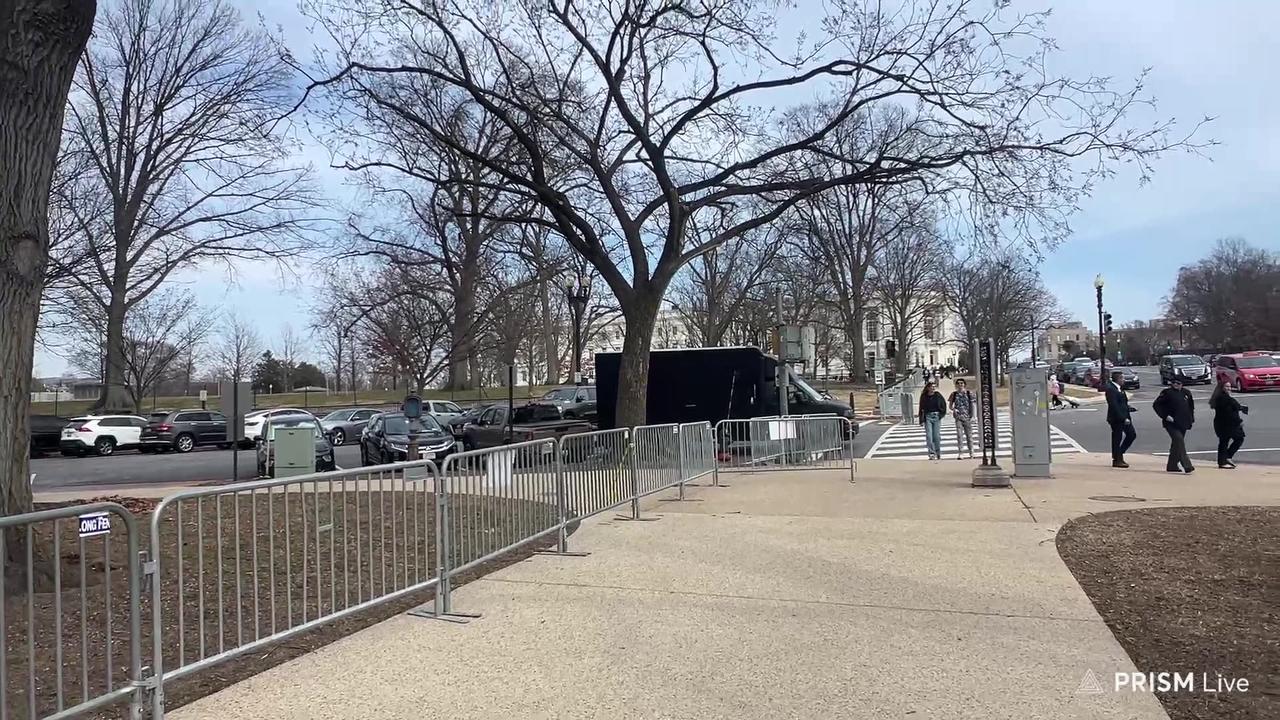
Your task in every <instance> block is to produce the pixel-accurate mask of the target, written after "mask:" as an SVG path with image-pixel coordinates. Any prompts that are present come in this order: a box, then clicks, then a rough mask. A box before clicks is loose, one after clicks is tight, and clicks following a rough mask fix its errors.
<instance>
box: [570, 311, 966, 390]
mask: <svg viewBox="0 0 1280 720" xmlns="http://www.w3.org/2000/svg"><path fill="white" fill-rule="evenodd" d="M960 330H961V328H960V323H959V320H958V319H957V318H956V317H955V316H954V315H953V314H952V313H950V312H949V311H946V310H943V311H940V312H938V313H936V314H932V315H930V316H928V317H926V318H925V319H924V322H923V324H922V327H921V328H919V330H918V332H917V333H915V334H916V335H917V336H922V337H916V338H914V342H912V343H911V344H910V346H909V347H903V343H901V342H899V341H898V339H897V338H894V337H893V330H892V328H891V327H890V326H889V319H888V317H887V315H886V314H885V313H884V312H882V311H881V310H880V309H878V308H874V307H872V308H868V310H867V313H866V320H865V325H864V328H863V336H862V337H863V339H864V341H865V344H866V366H867V368H868V369H870V368H872V367H874V366H875V362H876V360H877V359H880V358H884V359H885V365H886V366H888V367H891V366H892V362H891V361H889V360H888V346H889V344H890V343H892V344H893V346H894V350H895V352H897V353H906V359H907V365H908V366H911V367H915V366H917V365H919V366H926V367H927V366H935V365H959V363H960V351H961V350H963V349H964V342H963V341H962V340H961V339H960V338H961V332H960ZM625 338H626V321H625V320H624V319H623V318H622V316H621V315H619V316H617V317H616V318H614V319H612V320H610V321H608V322H606V323H605V324H603V325H601V326H600V327H599V328H598V329H597V330H596V332H594V333H593V334H592V337H591V338H589V339H587V341H586V342H585V343H584V346H583V353H582V355H583V357H582V368H583V373H584V374H585V375H587V376H588V377H591V376H593V375H594V367H595V354H596V353H598V352H621V350H622V343H623V340H624V339H625ZM652 347H653V349H654V350H664V349H671V348H687V347H697V343H696V342H694V340H693V337H692V335H691V333H690V332H689V330H688V328H687V326H686V324H685V320H684V317H683V316H681V315H680V314H679V313H678V312H676V311H674V310H670V309H664V310H662V311H660V312H659V313H658V319H657V322H656V323H655V325H654V332H653V345H652ZM845 353H846V351H845V350H844V349H843V347H838V348H831V349H829V351H828V352H827V353H821V352H820V353H819V360H818V367H815V368H797V369H798V370H799V371H800V372H801V374H803V375H806V376H808V377H810V378H811V379H815V380H816V379H830V380H836V381H839V380H848V379H849V372H850V370H849V368H848V366H847V365H846V363H845ZM824 354H829V355H830V357H829V358H826V357H823V355H824Z"/></svg>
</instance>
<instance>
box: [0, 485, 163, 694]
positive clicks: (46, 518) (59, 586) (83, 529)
mask: <svg viewBox="0 0 1280 720" xmlns="http://www.w3.org/2000/svg"><path fill="white" fill-rule="evenodd" d="M114 518H118V519H119V524H117V523H116V522H115V520H114ZM121 529H122V530H121ZM15 542H16V543H20V546H17V547H15V546H14V543H15ZM138 545H139V538H138V528H137V522H136V521H135V519H134V517H133V515H132V514H130V513H129V511H128V510H127V509H125V508H124V507H123V506H121V505H118V504H116V503H110V502H100V503H92V504H86V505H73V506H68V507H62V508H57V509H53V510H41V511H37V512H32V513H26V514H24V515H14V516H10V517H3V518H0V561H5V560H7V558H9V557H10V554H11V551H14V552H13V553H12V554H15V555H16V556H17V558H16V559H17V560H18V562H17V563H15V564H12V565H10V566H9V567H6V568H5V569H4V570H5V571H4V572H0V690H3V692H4V694H3V698H2V699H0V717H9V716H10V714H12V717H30V718H36V717H42V718H64V717H71V716H74V715H81V714H83V713H87V712H90V711H93V710H97V709H101V708H103V707H105V706H108V705H113V704H116V703H123V702H125V701H126V700H127V701H128V702H129V717H131V718H135V719H136V718H140V717H141V715H142V708H143V707H144V702H145V700H144V693H145V692H146V689H147V688H146V683H145V682H143V681H142V661H141V657H142V630H141V628H142V617H141V616H142V611H141V605H140V602H139V598H140V593H141V575H142V568H141V566H140V562H139V554H138ZM15 571H16V572H15ZM11 579H12V580H14V581H15V582H16V583H17V584H18V587H16V588H15V587H6V583H8V582H9V581H10V580H11ZM67 600H70V601H71V606H70V607H67V603H66V601H67ZM12 638H24V639H25V642H24V643H21V642H20V643H17V644H14V646H12V647H11V646H10V642H9V640H10V639H12ZM24 645H25V647H24ZM15 681H16V682H15Z"/></svg>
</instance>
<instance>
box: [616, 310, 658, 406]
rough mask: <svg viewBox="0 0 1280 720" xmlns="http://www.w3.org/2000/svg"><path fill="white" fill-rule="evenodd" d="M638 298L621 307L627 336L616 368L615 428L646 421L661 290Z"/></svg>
mask: <svg viewBox="0 0 1280 720" xmlns="http://www.w3.org/2000/svg"><path fill="white" fill-rule="evenodd" d="M653 295H654V296H653V297H647V296H644V295H640V294H639V293H637V297H636V298H634V299H633V300H632V301H631V302H629V303H627V305H630V307H626V306H624V307H623V309H622V315H623V317H624V318H625V319H626V323H627V336H626V338H625V339H623V341H622V359H621V363H620V366H619V368H618V408H617V413H616V415H615V421H614V422H615V425H614V426H615V427H635V426H637V425H644V424H646V423H647V422H648V400H649V396H648V392H649V347H650V346H651V345H652V344H653V327H654V324H655V323H656V322H657V320H658V304H659V303H660V302H661V301H662V294H661V293H654V294H653Z"/></svg>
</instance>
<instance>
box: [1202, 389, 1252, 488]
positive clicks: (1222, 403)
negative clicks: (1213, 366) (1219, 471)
mask: <svg viewBox="0 0 1280 720" xmlns="http://www.w3.org/2000/svg"><path fill="white" fill-rule="evenodd" d="M1209 407H1211V408H1213V433H1214V434H1215V435H1217V436H1218V467H1220V468H1223V469H1225V470H1234V469H1235V467H1236V464H1235V463H1234V462H1233V461H1232V458H1233V457H1235V454H1236V451H1238V450H1239V449H1240V446H1241V445H1243V444H1244V418H1242V417H1240V414H1241V413H1243V414H1245V415H1248V414H1249V408H1247V407H1245V406H1244V405H1241V404H1240V401H1239V400H1236V399H1235V397H1233V396H1232V395H1231V386H1230V385H1228V384H1227V383H1226V382H1225V381H1224V380H1219V381H1218V387H1217V388H1215V389H1214V391H1213V395H1211V396H1209Z"/></svg>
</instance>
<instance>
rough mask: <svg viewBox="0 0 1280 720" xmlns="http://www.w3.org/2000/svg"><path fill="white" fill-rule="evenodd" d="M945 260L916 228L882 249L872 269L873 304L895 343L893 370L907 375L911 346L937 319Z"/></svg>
mask: <svg viewBox="0 0 1280 720" xmlns="http://www.w3.org/2000/svg"><path fill="white" fill-rule="evenodd" d="M944 267H945V265H944V258H943V257H942V255H941V253H939V252H938V248H937V243H936V241H935V239H934V235H933V234H932V232H930V230H929V229H928V228H927V227H921V226H919V225H916V226H915V227H913V228H912V229H911V230H910V231H907V232H906V233H905V234H904V235H903V236H902V238H901V239H900V240H899V241H898V242H894V243H892V244H890V245H888V246H887V247H885V248H884V249H883V251H882V252H881V253H880V256H879V257H878V258H877V259H876V265H875V281H874V282H875V290H874V292H875V300H876V305H877V307H879V308H880V310H881V311H882V312H883V315H884V318H885V321H886V323H887V324H888V326H889V330H890V334H891V335H892V336H893V338H894V339H895V340H896V341H897V357H896V358H894V369H895V371H896V372H897V373H898V375H899V376H901V375H902V373H903V372H905V371H906V369H907V366H908V364H909V363H910V358H909V357H908V356H907V353H908V352H909V351H910V349H911V346H912V345H914V344H915V343H916V342H918V341H920V340H923V339H924V338H925V335H926V333H925V332H924V330H925V321H926V320H928V319H931V318H934V317H936V316H937V315H938V311H939V309H940V308H941V307H942V304H943V300H942V295H941V293H940V288H939V285H938V283H939V282H940V281H941V280H942V271H943V268H944Z"/></svg>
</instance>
